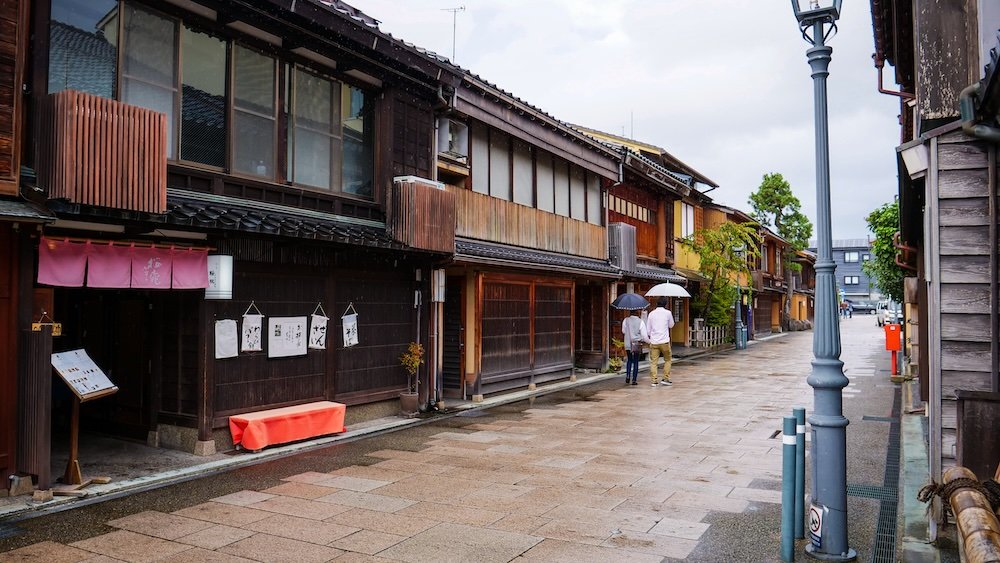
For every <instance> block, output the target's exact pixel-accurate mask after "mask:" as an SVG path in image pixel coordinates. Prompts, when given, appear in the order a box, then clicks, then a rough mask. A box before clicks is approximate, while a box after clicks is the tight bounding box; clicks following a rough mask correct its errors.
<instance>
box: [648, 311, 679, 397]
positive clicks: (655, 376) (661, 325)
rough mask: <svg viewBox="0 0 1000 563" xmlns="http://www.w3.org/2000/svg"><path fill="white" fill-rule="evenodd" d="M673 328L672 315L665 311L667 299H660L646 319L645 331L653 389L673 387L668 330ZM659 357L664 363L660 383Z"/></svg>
mask: <svg viewBox="0 0 1000 563" xmlns="http://www.w3.org/2000/svg"><path fill="white" fill-rule="evenodd" d="M647 295H648V293H647ZM673 327H674V315H673V313H671V312H670V309H667V298H666V297H660V298H659V299H657V300H656V309H654V310H653V312H652V313H650V314H649V316H648V317H647V318H646V330H647V331H648V332H649V380H650V382H652V384H653V387H657V386H660V385H668V386H669V385H673V383H671V382H670V361H671V353H670V329H671V328H673ZM661 355H662V356H663V359H664V361H665V362H666V363H665V364H664V366H663V381H662V382H661V381H660V375H659V365H658V364H659V362H660V356H661Z"/></svg>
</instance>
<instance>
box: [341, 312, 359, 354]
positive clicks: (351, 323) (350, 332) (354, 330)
mask: <svg viewBox="0 0 1000 563" xmlns="http://www.w3.org/2000/svg"><path fill="white" fill-rule="evenodd" d="M340 318H341V320H343V321H344V348H350V347H351V346H354V345H355V344H357V343H358V315H357V314H356V313H355V314H351V315H344V316H343V317H340Z"/></svg>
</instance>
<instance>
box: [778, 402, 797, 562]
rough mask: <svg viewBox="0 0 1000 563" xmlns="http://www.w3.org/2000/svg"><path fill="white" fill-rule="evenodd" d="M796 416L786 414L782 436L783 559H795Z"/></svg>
mask: <svg viewBox="0 0 1000 563" xmlns="http://www.w3.org/2000/svg"><path fill="white" fill-rule="evenodd" d="M795 422H796V421H795V417H794V416H786V417H785V418H784V420H783V424H782V429H783V432H782V436H781V444H782V446H781V460H782V466H781V560H782V561H795V522H794V521H795V449H796V448H795V441H796V437H795Z"/></svg>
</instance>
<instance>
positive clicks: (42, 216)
mask: <svg viewBox="0 0 1000 563" xmlns="http://www.w3.org/2000/svg"><path fill="white" fill-rule="evenodd" d="M0 219H6V220H10V221H29V222H42V223H44V222H49V221H55V219H56V216H55V215H53V214H52V212H51V211H49V210H47V209H43V208H41V207H39V206H37V205H35V204H33V203H31V202H27V201H23V200H19V199H10V198H0Z"/></svg>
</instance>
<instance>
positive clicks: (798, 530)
mask: <svg viewBox="0 0 1000 563" xmlns="http://www.w3.org/2000/svg"><path fill="white" fill-rule="evenodd" d="M792 415H793V416H794V417H795V539H797V540H800V539H802V538H804V537H806V532H805V520H804V518H805V509H806V507H805V504H806V409H804V408H802V407H796V408H794V409H792Z"/></svg>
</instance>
